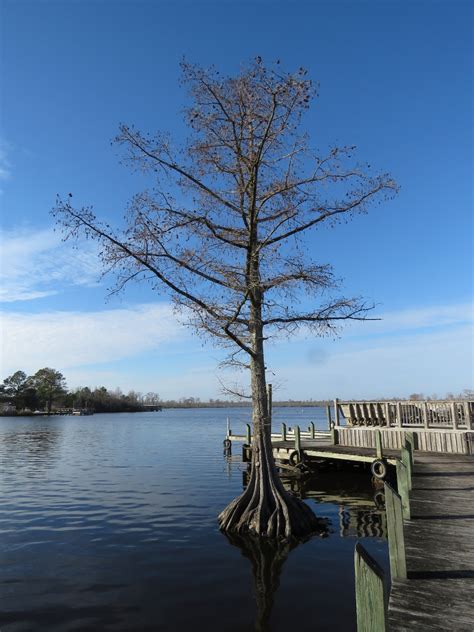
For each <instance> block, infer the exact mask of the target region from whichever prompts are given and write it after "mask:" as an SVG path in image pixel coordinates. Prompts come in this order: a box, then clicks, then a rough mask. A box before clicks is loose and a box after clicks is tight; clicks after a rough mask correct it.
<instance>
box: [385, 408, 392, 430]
mask: <svg viewBox="0 0 474 632" xmlns="http://www.w3.org/2000/svg"><path fill="white" fill-rule="evenodd" d="M385 425H386V426H387V428H390V425H391V421H390V404H389V403H388V402H387V403H386V404H385Z"/></svg>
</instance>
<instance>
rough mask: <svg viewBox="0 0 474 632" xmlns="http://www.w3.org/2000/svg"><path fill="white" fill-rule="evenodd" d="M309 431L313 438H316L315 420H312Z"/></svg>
mask: <svg viewBox="0 0 474 632" xmlns="http://www.w3.org/2000/svg"><path fill="white" fill-rule="evenodd" d="M309 431H310V433H311V439H314V437H315V432H316V428H315V426H314V421H312V422H311V424H310V426H309Z"/></svg>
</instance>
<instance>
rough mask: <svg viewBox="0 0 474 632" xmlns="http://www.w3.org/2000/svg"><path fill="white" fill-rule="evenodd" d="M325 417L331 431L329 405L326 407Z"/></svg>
mask: <svg viewBox="0 0 474 632" xmlns="http://www.w3.org/2000/svg"><path fill="white" fill-rule="evenodd" d="M326 417H327V419H328V429H329V430H331V427H332V419H331V406H329V404H328V405H327V406H326Z"/></svg>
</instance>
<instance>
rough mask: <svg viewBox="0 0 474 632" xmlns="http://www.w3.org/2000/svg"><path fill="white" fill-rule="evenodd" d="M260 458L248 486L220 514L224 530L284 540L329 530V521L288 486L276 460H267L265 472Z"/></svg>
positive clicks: (253, 465) (254, 465) (253, 464)
mask: <svg viewBox="0 0 474 632" xmlns="http://www.w3.org/2000/svg"><path fill="white" fill-rule="evenodd" d="M262 456H263V455H262ZM257 458H258V457H257ZM257 458H254V460H253V462H252V472H251V475H250V481H249V484H248V486H247V488H246V489H245V491H244V492H243V493H242V494H241V495H240V496H238V497H237V498H236V499H235V500H233V501H232V502H231V503H230V504H229V505H228V506H227V507H226V508H225V509H224V511H223V512H222V513H221V514H220V515H219V517H218V521H219V526H220V528H221V530H222V531H224V532H228V533H237V534H251V535H255V536H259V537H267V538H273V539H282V540H291V539H292V538H298V539H302V538H306V537H309V536H311V535H313V534H322V533H323V532H325V531H326V523H325V522H324V521H321V520H319V519H318V518H317V517H316V516H315V514H314V513H313V512H312V511H311V509H310V508H309V507H308V505H306V504H305V503H304V502H303V501H302V500H300V499H299V498H297V497H296V496H293V495H292V494H291V493H289V492H287V491H286V490H285V489H284V487H283V484H282V483H281V481H280V479H279V477H278V474H277V472H276V469H275V466H274V464H273V463H267V464H266V465H267V469H266V472H265V473H264V472H262V471H261V470H262V468H261V464H260V463H259V462H258V460H257ZM271 458H273V457H271Z"/></svg>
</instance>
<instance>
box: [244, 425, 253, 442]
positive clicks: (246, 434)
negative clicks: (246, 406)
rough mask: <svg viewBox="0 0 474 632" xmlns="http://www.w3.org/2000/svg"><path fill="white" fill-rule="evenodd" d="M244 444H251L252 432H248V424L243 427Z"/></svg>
mask: <svg viewBox="0 0 474 632" xmlns="http://www.w3.org/2000/svg"><path fill="white" fill-rule="evenodd" d="M245 443H246V444H247V445H250V444H251V443H252V431H251V430H250V424H246V425H245Z"/></svg>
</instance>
